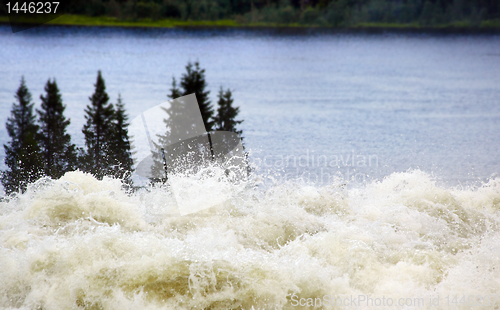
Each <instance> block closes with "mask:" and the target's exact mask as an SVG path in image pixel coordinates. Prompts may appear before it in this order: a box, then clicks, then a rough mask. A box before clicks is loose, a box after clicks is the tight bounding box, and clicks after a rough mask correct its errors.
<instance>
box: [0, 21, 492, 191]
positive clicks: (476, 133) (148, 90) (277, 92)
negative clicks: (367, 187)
mask: <svg viewBox="0 0 500 310" xmlns="http://www.w3.org/2000/svg"><path fill="white" fill-rule="evenodd" d="M0 42H1V44H0V55H1V56H2V57H1V58H0V73H1V77H0V81H1V83H0V102H1V104H0V109H1V110H0V124H1V123H4V122H5V120H6V118H7V116H8V114H9V113H10V108H11V104H12V102H13V94H14V92H15V91H16V89H17V87H18V86H19V80H20V78H21V76H22V75H24V76H25V77H26V80H27V84H28V87H29V89H30V90H31V91H32V93H33V97H34V99H35V101H36V102H37V104H39V99H38V98H39V95H40V94H41V93H42V91H43V86H44V84H45V82H46V80H47V79H48V78H49V77H55V78H57V82H58V84H59V86H60V89H61V91H62V93H63V99H64V102H65V103H66V104H67V106H68V107H67V110H66V112H67V116H68V117H70V118H71V121H72V123H71V128H70V130H71V133H72V134H73V136H74V141H75V142H76V143H77V144H79V145H82V144H83V141H82V134H81V128H82V126H83V123H84V122H85V119H84V118H83V115H82V114H83V109H84V108H85V106H86V105H87V104H88V103H89V100H88V97H89V96H90V95H91V94H92V92H93V84H94V83H95V78H96V72H97V70H99V69H100V70H102V71H103V75H104V78H105V80H106V83H107V90H108V92H109V94H110V97H111V100H113V101H116V98H117V96H118V93H121V95H122V97H123V98H124V102H125V103H126V105H127V109H128V112H129V115H130V116H131V118H134V117H135V116H137V115H138V114H139V113H140V112H141V111H143V110H145V109H148V108H151V107H153V106H155V105H157V104H159V103H161V102H163V101H164V100H166V94H167V93H168V91H169V88H170V85H171V80H172V77H173V76H176V77H177V78H179V76H180V75H181V73H183V72H184V66H185V65H186V63H187V62H188V61H195V60H199V61H200V63H201V66H202V67H203V68H205V69H206V76H207V81H208V84H209V88H210V90H211V92H212V97H211V98H212V101H215V100H216V96H215V95H216V93H217V91H218V89H219V87H220V86H221V85H222V86H224V87H226V88H231V89H232V90H233V91H234V97H235V100H236V102H235V103H236V104H237V105H238V106H240V109H241V113H240V116H241V118H242V119H244V120H245V121H244V123H243V124H242V129H243V130H244V137H245V143H246V146H247V148H248V149H249V150H251V152H252V155H253V156H252V158H253V159H255V160H256V161H258V163H259V166H260V167H262V169H263V170H268V169H272V170H279V171H281V172H284V173H286V174H287V179H293V178H296V177H303V178H305V179H307V180H310V181H313V182H314V181H315V179H317V182H319V183H321V184H328V179H329V178H330V177H333V176H334V175H337V176H340V177H342V178H344V179H348V180H351V181H352V179H353V178H355V179H356V182H357V183H360V182H363V180H371V179H374V178H375V179H381V178H382V177H384V176H386V175H388V174H390V173H392V172H399V171H406V170H408V169H416V168H419V169H422V170H424V171H426V172H428V173H430V174H433V175H434V176H435V177H437V178H438V179H439V180H440V181H444V183H446V184H452V185H457V184H466V183H467V184H468V183H471V182H474V181H476V180H478V178H479V179H481V180H485V179H486V178H488V177H490V176H491V174H493V173H498V172H499V171H500V143H499V142H500V141H499V137H500V83H499V81H500V53H499V50H500V37H499V36H495V35H483V36H464V35H462V36H455V35H448V36H444V35H441V36H431V35H390V34H386V35H363V34H357V35H345V34H337V35H332V34H323V35H320V34H317V35H299V34H295V35H294V34H276V33H274V34H273V33H270V32H264V31H262V32H248V31H236V30H235V31H212V30H200V31H186V30H138V29H135V30H132V29H130V30H124V29H99V28H37V29H32V30H29V31H24V32H20V33H16V34H12V33H11V32H10V29H9V28H8V27H6V26H2V27H0ZM7 140H8V137H7V134H6V131H5V129H4V128H3V127H1V128H0V141H2V142H3V143H5V142H6V141H7ZM284 157H288V158H284ZM369 159H371V160H369ZM284 173H282V174H281V177H282V178H283V177H284Z"/></svg>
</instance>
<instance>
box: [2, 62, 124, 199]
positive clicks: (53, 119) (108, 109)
mask: <svg viewBox="0 0 500 310" xmlns="http://www.w3.org/2000/svg"><path fill="white" fill-rule="evenodd" d="M15 98H16V102H14V104H13V106H12V112H11V117H9V118H8V120H7V124H6V127H7V132H8V134H9V136H10V138H11V141H10V142H8V143H7V144H5V145H4V149H5V164H6V165H7V167H8V169H7V170H6V171H2V175H1V181H2V185H3V186H4V189H5V192H6V193H7V194H10V193H13V192H18V191H21V192H24V191H25V190H26V188H27V185H28V184H29V183H32V182H34V181H36V180H37V179H39V178H41V177H42V176H48V177H51V178H53V179H57V178H60V177H61V176H62V175H64V173H66V172H68V171H73V170H77V169H80V170H82V171H84V172H88V173H92V174H93V175H95V176H96V177H97V178H99V179H102V178H103V177H104V176H105V175H107V176H112V177H116V178H120V179H122V180H123V181H124V182H125V183H126V184H128V185H131V179H130V177H131V172H132V164H133V162H132V154H131V148H130V141H129V137H128V123H127V119H128V116H127V115H126V114H125V108H124V105H123V103H122V101H121V98H120V97H118V101H117V103H116V105H113V104H112V103H109V96H108V95H107V93H106V87H105V84H104V80H103V78H102V76H101V72H100V71H99V73H98V75H97V81H96V84H95V91H94V94H93V95H92V96H91V97H90V98H89V99H90V104H89V105H88V106H87V108H86V109H85V119H86V120H87V123H86V124H85V125H84V127H83V130H82V132H83V133H84V135H85V145H86V148H77V147H76V146H75V144H73V143H71V136H70V135H69V134H68V133H67V127H68V125H69V124H70V120H69V119H67V118H66V117H65V116H64V110H65V108H66V106H65V105H64V104H63V102H62V97H61V94H60V92H59V88H58V87H57V83H56V80H55V79H53V80H50V79H49V80H48V81H47V83H46V85H45V94H42V95H41V96H40V100H41V109H40V110H38V109H37V110H36V115H35V111H34V110H33V108H34V103H33V101H32V97H31V94H30V92H29V90H28V88H27V87H26V83H25V81H24V78H22V79H21V85H20V86H19V88H18V90H17V92H16V95H15ZM37 116H38V117H37Z"/></svg>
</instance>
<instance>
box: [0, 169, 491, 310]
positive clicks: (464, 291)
mask: <svg viewBox="0 0 500 310" xmlns="http://www.w3.org/2000/svg"><path fill="white" fill-rule="evenodd" d="M198 190H199V189H196V190H193V192H192V193H190V195H197V194H198V193H197V191H198ZM174 205H175V201H174V200H173V197H172V195H171V194H170V193H169V190H168V189H166V188H165V187H161V186H159V187H156V188H150V189H144V190H139V191H137V192H135V193H127V192H125V191H124V190H123V189H122V187H121V183H120V181H119V180H113V179H104V180H102V181H99V180H96V179H95V178H93V177H92V176H90V175H87V174H84V173H82V172H71V173H67V174H66V175H65V176H63V177H62V178H61V179H59V180H50V179H42V180H40V181H38V182H37V183H35V184H32V185H30V187H29V189H28V191H27V192H26V193H24V194H22V195H17V196H11V197H6V198H5V199H4V200H3V201H2V202H0V307H1V308H3V309H44V310H46V309H47V310H48V309H252V308H253V309H301V308H307V309H330V308H334V309H372V308H373V309H385V308H387V309H416V308H417V307H415V305H410V304H405V305H400V304H398V303H397V301H398V300H399V299H401V298H404V300H410V301H411V300H414V298H424V299H423V300H424V302H425V304H423V305H420V306H419V309H451V308H452V309H470V306H469V305H467V304H466V303H458V302H457V301H458V300H459V299H460V298H461V297H462V296H465V298H468V296H473V302H476V304H475V306H474V307H473V308H474V309H499V308H500V307H499V304H500V300H496V304H495V305H493V304H489V305H488V306H487V305H486V302H485V301H484V299H483V303H482V304H480V303H479V302H480V301H481V299H482V298H483V297H484V296H486V295H489V296H493V295H495V294H496V295H500V293H499V292H500V226H499V224H500V212H499V211H500V178H497V179H492V180H490V181H489V182H488V183H486V184H484V185H483V186H481V187H479V188H470V189H469V188H465V189H464V188H460V189H459V188H444V187H438V186H436V185H435V182H434V181H433V180H432V179H431V177H430V176H429V175H427V174H426V173H424V172H421V171H412V172H406V173H394V174H392V175H390V176H388V177H387V178H385V179H384V180H382V181H377V182H373V183H371V184H368V185H366V186H364V187H362V188H356V189H349V188H345V187H343V186H342V184H340V183H338V184H331V185H329V186H325V187H314V186H307V185H303V184H300V183H293V182H289V183H286V184H281V185H275V186H271V187H262V186H246V187H245V188H244V189H243V190H242V191H238V192H236V193H235V194H234V195H231V197H230V199H227V200H225V201H223V202H221V203H218V204H217V205H216V206H214V207H212V208H209V209H207V210H204V211H202V212H199V213H195V214H191V215H186V216H180V215H176V214H172V213H169V212H167V211H166V210H171V209H172V207H173V206H174ZM325 295H328V296H330V298H337V297H339V298H340V297H342V298H344V303H343V304H337V306H335V307H332V306H328V305H325V304H324V296H325ZM353 296H354V298H358V297H359V296H366V297H369V298H372V299H376V298H379V299H380V300H381V299H382V298H384V300H389V299H391V300H393V301H394V304H393V305H392V306H388V305H386V306H383V305H379V306H371V305H367V304H366V303H363V304H361V303H360V302H359V300H358V301H357V303H356V304H352V303H350V304H347V303H346V302H347V301H348V300H346V299H345V298H353ZM438 296H439V304H437V305H436V304H435V303H434V304H433V303H432V300H433V298H434V300H436V298H437V297H438ZM454 296H455V297H456V296H458V299H457V300H455V301H456V303H455V304H450V303H449V302H450V301H452V297H454ZM446 297H448V298H449V299H448V303H447V300H446ZM320 299H321V302H323V303H322V304H321V305H320V304H318V303H316V304H314V305H313V306H311V304H308V302H311V301H312V300H315V301H316V302H318V300H320ZM300 302H301V303H300ZM297 303H299V304H297ZM301 304H302V305H304V307H301Z"/></svg>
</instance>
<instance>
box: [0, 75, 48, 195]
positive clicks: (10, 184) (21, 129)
mask: <svg viewBox="0 0 500 310" xmlns="http://www.w3.org/2000/svg"><path fill="white" fill-rule="evenodd" d="M15 98H16V100H17V102H15V103H14V104H13V105H12V116H11V117H9V118H8V119H7V124H6V127H7V132H8V133H9V136H10V138H11V141H10V142H9V143H7V144H4V149H5V164H6V165H7V167H8V168H9V169H8V170H6V171H3V172H2V177H1V179H2V184H3V186H4V189H5V192H6V193H7V194H10V193H12V192H16V191H18V190H19V191H21V192H24V191H25V190H26V187H27V186H28V184H29V183H31V182H34V181H36V180H37V179H39V178H40V177H41V176H42V169H41V167H42V165H41V162H42V154H41V152H40V145H39V144H38V142H37V140H36V138H37V136H38V134H39V133H38V130H39V127H38V125H37V124H36V121H35V115H34V113H33V106H34V103H33V102H32V101H31V93H30V92H29V90H28V88H27V87H26V83H25V81H24V77H23V78H22V79H21V85H20V86H19V88H18V90H17V92H16V95H15Z"/></svg>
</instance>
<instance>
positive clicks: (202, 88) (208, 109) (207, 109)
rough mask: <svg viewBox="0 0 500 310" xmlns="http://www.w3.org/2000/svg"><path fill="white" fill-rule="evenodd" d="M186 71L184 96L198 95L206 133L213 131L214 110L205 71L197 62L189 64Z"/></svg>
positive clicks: (183, 79) (183, 78)
mask: <svg viewBox="0 0 500 310" xmlns="http://www.w3.org/2000/svg"><path fill="white" fill-rule="evenodd" d="M186 71H187V72H186V73H185V74H184V75H183V76H182V78H181V87H182V89H183V93H182V95H183V96H185V95H189V94H192V93H194V94H195V95H196V99H197V100H198V106H199V107H200V112H201V117H202V118H203V123H204V124H205V129H206V131H211V130H212V127H213V125H214V122H213V120H212V116H213V114H214V110H213V107H212V105H211V103H210V100H209V99H208V95H209V94H210V92H209V91H208V90H206V87H207V83H206V81H205V69H201V68H200V64H199V62H198V61H197V62H195V63H194V64H193V63H191V62H189V63H188V64H187V66H186ZM174 82H175V80H174ZM174 86H175V84H174ZM172 94H174V92H172Z"/></svg>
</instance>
